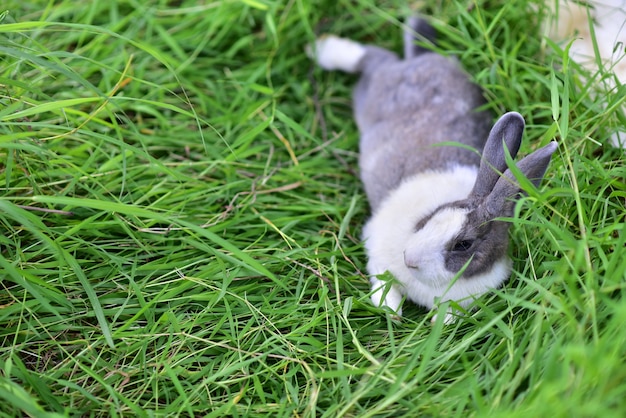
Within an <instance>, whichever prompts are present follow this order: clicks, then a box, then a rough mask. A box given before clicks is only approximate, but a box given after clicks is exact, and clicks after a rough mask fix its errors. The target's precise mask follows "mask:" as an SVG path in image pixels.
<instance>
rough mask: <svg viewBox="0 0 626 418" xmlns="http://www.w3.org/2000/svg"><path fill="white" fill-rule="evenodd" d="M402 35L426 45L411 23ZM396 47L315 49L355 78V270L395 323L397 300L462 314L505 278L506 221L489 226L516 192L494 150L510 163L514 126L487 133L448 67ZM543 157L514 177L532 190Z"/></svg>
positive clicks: (473, 98)
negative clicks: (358, 191)
mask: <svg viewBox="0 0 626 418" xmlns="http://www.w3.org/2000/svg"><path fill="white" fill-rule="evenodd" d="M409 26H410V27H411V28H413V29H415V30H416V31H417V32H420V33H422V34H424V35H425V36H426V37H427V38H432V32H433V31H432V28H431V27H430V26H429V25H428V24H426V23H425V22H424V21H423V20H419V19H415V18H413V19H411V20H410V21H409ZM405 40H406V41H405V42H406V45H405V51H406V55H407V57H406V58H405V59H404V60H400V59H399V58H398V57H397V56H396V55H395V54H393V53H391V52H389V51H386V50H384V49H381V48H378V47H374V46H363V45H360V44H358V43H356V42H353V41H350V40H347V39H342V38H336V37H327V38H322V39H320V40H318V42H317V49H316V56H317V60H318V63H319V64H320V65H321V66H322V67H324V68H326V69H341V70H344V71H348V72H360V73H361V78H360V80H359V82H358V84H357V86H356V88H355V91H354V114H355V119H356V122H357V125H358V127H359V131H360V134H361V138H360V142H359V147H360V158H359V165H360V169H361V179H362V181H363V184H364V186H365V191H366V193H367V196H368V199H369V202H370V206H371V209H372V217H371V219H370V220H369V221H368V222H367V224H366V225H365V227H364V230H363V239H364V240H365V247H366V250H367V254H368V258H369V259H368V263H367V269H368V273H369V274H370V277H371V282H372V289H373V294H372V299H373V301H374V303H375V304H376V305H385V306H387V307H389V308H391V309H392V310H393V311H395V312H397V313H398V314H400V307H401V302H402V297H403V295H406V296H407V298H408V299H410V300H412V301H413V302H415V303H417V304H420V305H423V306H426V307H429V308H431V307H433V305H434V303H435V301H436V300H437V298H441V299H442V300H455V301H457V302H459V304H461V305H467V304H469V303H470V302H471V299H470V297H472V296H477V295H481V294H483V293H485V292H486V291H488V290H489V289H491V288H494V287H497V286H499V285H501V284H502V283H503V282H504V281H505V280H506V278H507V277H508V276H509V274H510V268H511V262H510V260H509V258H508V257H507V254H506V252H507V245H508V233H507V231H508V224H507V223H505V222H502V221H497V220H494V218H496V217H499V216H511V215H512V208H513V204H514V203H513V202H510V201H509V200H508V199H509V198H514V197H516V196H517V195H518V194H519V193H520V189H519V186H518V185H517V184H516V182H515V181H514V179H513V177H512V175H511V174H510V172H508V171H507V172H506V173H505V175H504V176H502V177H500V173H501V172H504V171H505V169H506V168H507V166H506V162H505V159H504V150H503V141H504V142H505V143H506V145H507V146H508V148H509V151H510V153H511V155H512V156H515V153H516V152H517V150H518V148H519V145H520V142H521V136H522V132H523V128H524V121H523V118H522V117H521V116H520V115H519V114H514V113H511V114H507V115H505V116H503V117H502V118H501V120H500V121H499V122H498V123H497V124H496V125H495V126H494V128H493V129H492V130H491V133H490V129H489V128H490V124H491V116H490V115H489V113H488V112H485V111H480V110H478V108H479V107H480V106H482V105H483V104H484V99H483V97H482V95H481V92H480V89H479V88H478V87H477V86H476V85H474V84H472V83H471V82H470V81H469V79H468V77H467V75H466V74H465V73H464V72H463V71H462V70H461V69H460V68H459V67H458V64H457V63H456V62H455V61H454V60H452V59H449V58H445V57H442V56H440V55H437V54H435V53H432V52H427V51H424V50H423V49H421V48H419V47H415V46H414V44H413V37H412V36H410V35H409V36H407V37H406V38H405ZM488 138H489V139H488ZM486 142H487V145H485V143H486ZM450 143H456V144H450ZM483 147H484V148H485V151H484V154H483V158H482V159H481V157H480V155H479V154H478V152H477V151H481V150H482V149H483ZM555 148H556V146H555V144H551V145H548V146H547V147H545V148H544V149H543V150H540V151H537V152H536V153H534V154H532V155H531V156H529V157H527V158H526V159H524V160H522V162H520V163H519V167H520V170H521V171H522V172H523V173H524V174H526V175H530V176H532V177H531V179H533V180H534V182H535V183H538V181H537V179H538V180H539V181H540V180H541V177H542V176H543V173H544V172H545V169H546V167H547V164H548V162H549V160H550V156H551V154H552V152H553V151H554V150H555ZM525 162H526V163H525ZM494 170H495V171H494ZM386 271H389V272H390V273H391V274H392V275H393V276H394V278H395V279H396V281H395V282H394V283H391V286H388V285H386V284H385V283H383V282H382V281H380V279H379V275H381V274H383V273H385V272H386Z"/></svg>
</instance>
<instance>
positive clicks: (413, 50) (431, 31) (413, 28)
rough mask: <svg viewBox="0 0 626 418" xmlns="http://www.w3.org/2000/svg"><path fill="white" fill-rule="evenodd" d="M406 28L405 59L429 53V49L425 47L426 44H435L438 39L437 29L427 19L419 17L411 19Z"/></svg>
mask: <svg viewBox="0 0 626 418" xmlns="http://www.w3.org/2000/svg"><path fill="white" fill-rule="evenodd" d="M406 26H407V27H406V28H405V30H404V59H411V58H413V57H416V56H418V55H420V54H423V53H424V52H428V51H429V49H427V48H425V47H424V43H427V44H428V43H430V44H434V43H435V39H436V38H437V32H436V31H435V28H433V27H432V25H431V24H430V23H428V21H427V20H426V19H423V18H421V17H419V16H411V17H409V18H408V20H407V21H406ZM415 41H419V42H420V43H416V42H415Z"/></svg>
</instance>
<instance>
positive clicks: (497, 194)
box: [482, 141, 557, 219]
mask: <svg viewBox="0 0 626 418" xmlns="http://www.w3.org/2000/svg"><path fill="white" fill-rule="evenodd" d="M556 148H557V143H556V142H555V141H553V142H550V143H549V144H548V145H546V146H545V147H543V148H540V149H538V150H537V151H535V152H533V153H532V154H530V155H528V156H527V157H525V158H523V159H522V160H521V161H520V162H519V163H517V168H518V169H519V171H520V172H521V173H522V174H523V175H524V176H526V178H528V180H530V181H531V182H532V183H533V184H534V185H535V187H538V186H539V184H540V183H541V180H542V179H543V175H544V174H545V172H546V170H547V168H548V164H550V158H551V157H552V154H553V153H554V151H556ZM521 193H523V190H522V189H521V187H520V185H519V184H518V183H517V181H516V180H515V177H514V176H513V173H511V171H510V170H509V169H507V170H506V171H505V172H504V174H503V175H502V176H501V177H500V178H499V179H498V181H497V182H496V185H495V186H494V188H493V190H492V191H491V193H489V195H488V196H487V197H486V198H485V201H484V202H483V205H482V206H483V209H484V210H485V211H486V212H487V214H488V218H491V219H492V218H494V217H499V216H504V217H510V216H513V208H514V206H515V200H516V198H518V197H519V196H520V194H521Z"/></svg>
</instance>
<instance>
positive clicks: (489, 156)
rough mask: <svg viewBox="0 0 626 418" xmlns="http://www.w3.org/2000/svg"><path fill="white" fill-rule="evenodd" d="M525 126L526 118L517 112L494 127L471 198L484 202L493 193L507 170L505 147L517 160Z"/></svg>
mask: <svg viewBox="0 0 626 418" xmlns="http://www.w3.org/2000/svg"><path fill="white" fill-rule="evenodd" d="M524 125H525V124H524V118H523V117H522V115H520V114H519V113H517V112H509V113H505V114H504V115H502V116H501V117H500V119H498V121H497V122H496V124H495V125H493V128H491V132H489V137H488V138H487V142H485V148H484V149H483V155H482V159H481V160H480V167H479V168H478V175H477V176H476V184H474V188H473V189H472V193H471V194H470V196H471V197H474V198H477V199H478V200H482V199H484V198H485V197H486V196H487V195H488V194H489V193H491V191H492V190H493V188H494V186H495V184H496V182H497V181H498V179H499V178H500V175H501V174H502V173H503V172H504V170H506V168H507V166H506V158H505V152H504V147H505V146H506V147H507V148H508V151H509V154H510V155H511V158H515V155H516V154H517V151H518V150H519V147H520V145H521V143H522V134H523V133H524Z"/></svg>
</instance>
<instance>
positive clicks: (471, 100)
mask: <svg viewBox="0 0 626 418" xmlns="http://www.w3.org/2000/svg"><path fill="white" fill-rule="evenodd" d="M415 22H419V25H416V26H417V27H415V28H414V29H418V30H422V31H424V30H425V28H426V27H430V25H427V24H425V23H424V22H425V21H424V20H422V19H414V20H413V24H415ZM409 23H411V22H409ZM431 30H432V28H431ZM428 36H430V35H428ZM412 39H413V38H412V37H411V38H410V40H412ZM366 48H367V52H366V54H365V56H364V57H363V58H362V59H361V62H360V63H359V70H360V71H361V73H362V74H361V78H360V80H359V82H358V84H357V86H356V88H355V91H354V114H355V119H356V122H357V125H358V127H359V131H360V132H361V140H360V160H359V165H360V170H361V179H362V181H363V184H364V185H365V191H366V193H367V196H368V199H369V202H370V206H371V208H372V211H376V209H377V208H378V205H379V204H380V203H381V202H382V200H383V199H384V198H385V197H386V196H387V195H388V193H389V192H390V191H392V190H393V189H395V188H396V187H397V186H398V185H399V184H400V182H401V181H402V180H404V179H406V178H408V177H410V176H412V175H414V174H417V173H419V172H422V171H425V170H446V169H449V168H451V167H452V166H453V165H459V164H460V165H478V164H479V162H480V157H479V154H478V153H477V152H475V151H471V150H468V149H467V148H462V147H459V146H451V145H445V146H437V145H438V144H441V143H443V142H458V143H460V144H465V145H467V146H469V147H470V148H473V149H475V150H477V151H481V150H482V149H483V145H484V143H485V139H486V138H487V135H488V133H489V129H490V126H491V120H492V117H491V115H490V113H489V112H487V111H478V110H477V108H479V107H480V106H482V105H484V103H485V100H484V98H483V96H482V93H481V90H480V89H479V88H478V87H477V86H476V85H475V84H473V83H471V82H470V81H469V79H468V76H467V74H466V73H465V72H463V71H462V70H461V69H460V68H459V66H458V64H457V63H456V61H454V60H453V59H450V58H446V57H443V56H441V55H438V54H435V53H433V52H422V53H419V54H418V55H415V56H413V57H412V58H409V59H406V60H400V59H399V58H398V56H397V55H396V54H394V53H392V52H389V51H387V50H385V49H382V48H378V47H374V46H367V47H366ZM406 49H407V50H411V51H414V49H413V45H412V43H411V45H410V48H409V47H407V48H406Z"/></svg>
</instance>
